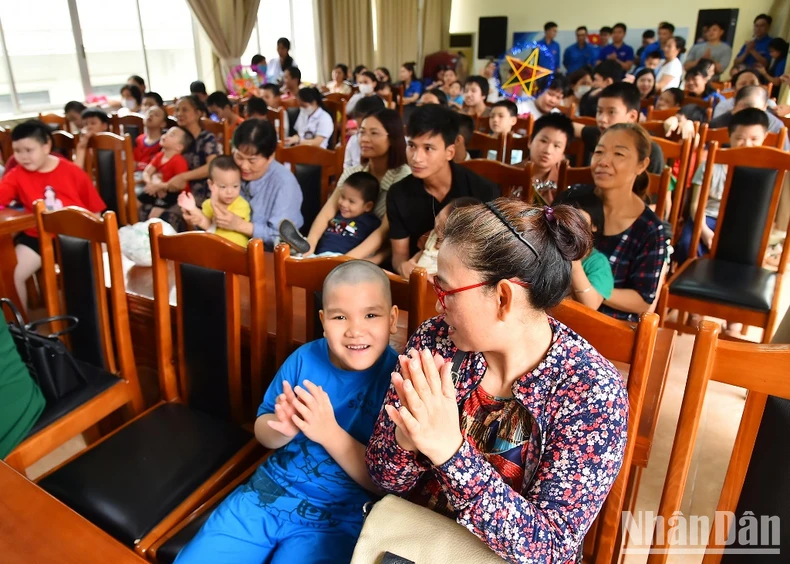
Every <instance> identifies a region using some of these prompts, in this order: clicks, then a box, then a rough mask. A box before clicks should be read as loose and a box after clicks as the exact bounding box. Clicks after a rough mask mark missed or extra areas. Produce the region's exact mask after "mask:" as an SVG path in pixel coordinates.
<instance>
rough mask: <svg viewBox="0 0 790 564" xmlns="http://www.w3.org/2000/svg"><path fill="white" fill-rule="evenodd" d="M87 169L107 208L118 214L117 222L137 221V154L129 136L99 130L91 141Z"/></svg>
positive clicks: (86, 161) (86, 162)
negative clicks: (135, 188) (135, 156)
mask: <svg viewBox="0 0 790 564" xmlns="http://www.w3.org/2000/svg"><path fill="white" fill-rule="evenodd" d="M85 170H87V171H88V175H89V176H91V177H92V178H94V179H95V182H96V188H97V189H98V190H99V194H100V195H101V197H102V199H103V200H104V203H105V204H107V208H108V209H111V210H113V211H114V212H116V213H117V214H118V223H119V224H121V225H127V224H130V223H136V222H137V197H136V196H135V193H134V153H133V151H132V139H131V137H129V135H124V136H123V137H121V136H120V135H116V134H115V133H97V134H96V135H93V136H92V137H91V138H90V141H88V151H87V155H86V157H85Z"/></svg>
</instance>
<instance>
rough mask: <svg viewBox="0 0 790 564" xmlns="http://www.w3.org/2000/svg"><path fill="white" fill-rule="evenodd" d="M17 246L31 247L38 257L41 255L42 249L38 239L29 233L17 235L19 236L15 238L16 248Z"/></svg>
mask: <svg viewBox="0 0 790 564" xmlns="http://www.w3.org/2000/svg"><path fill="white" fill-rule="evenodd" d="M16 245H24V246H25V247H29V248H30V249H32V250H34V251H35V252H36V254H37V255H40V254H41V247H40V245H39V244H38V237H31V236H30V235H28V234H27V233H17V236H16V237H14V246H16Z"/></svg>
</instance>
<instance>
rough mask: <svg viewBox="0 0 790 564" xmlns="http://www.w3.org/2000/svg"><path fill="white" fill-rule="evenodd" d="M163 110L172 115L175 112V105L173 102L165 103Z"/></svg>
mask: <svg viewBox="0 0 790 564" xmlns="http://www.w3.org/2000/svg"><path fill="white" fill-rule="evenodd" d="M165 112H166V113H167V115H169V116H174V115H175V114H176V105H175V104H165Z"/></svg>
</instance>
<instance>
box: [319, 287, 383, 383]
mask: <svg viewBox="0 0 790 564" xmlns="http://www.w3.org/2000/svg"><path fill="white" fill-rule="evenodd" d="M323 302H324V303H323V306H324V308H323V309H322V310H321V312H320V317H321V323H322V324H323V326H324V336H325V337H326V340H327V343H328V345H329V358H330V360H331V361H332V364H333V365H334V366H336V367H337V368H340V369H341V370H353V371H360V370H367V369H368V368H370V367H371V366H373V365H374V364H376V361H378V359H379V358H380V357H381V355H382V354H383V353H384V351H385V350H386V349H387V346H388V345H389V340H390V335H394V334H395V333H396V332H397V330H398V308H397V307H396V306H393V305H390V303H389V300H388V299H387V295H386V293H385V290H384V288H382V283H381V282H378V281H376V280H370V281H367V280H364V281H360V282H356V283H349V282H342V281H341V282H337V283H336V284H331V285H330V286H329V288H326V289H325V291H324V295H323Z"/></svg>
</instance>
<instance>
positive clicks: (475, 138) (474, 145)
mask: <svg viewBox="0 0 790 564" xmlns="http://www.w3.org/2000/svg"><path fill="white" fill-rule="evenodd" d="M506 142H507V138H506V137H505V136H504V135H488V134H487V133H481V132H479V131H475V132H474V133H472V140H471V141H470V142H469V145H468V146H467V147H466V148H467V150H468V151H470V152H471V151H478V152H479V153H480V157H479V158H483V159H485V158H488V152H489V151H495V152H496V160H497V161H499V162H502V159H503V158H504V155H505V143H506Z"/></svg>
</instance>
